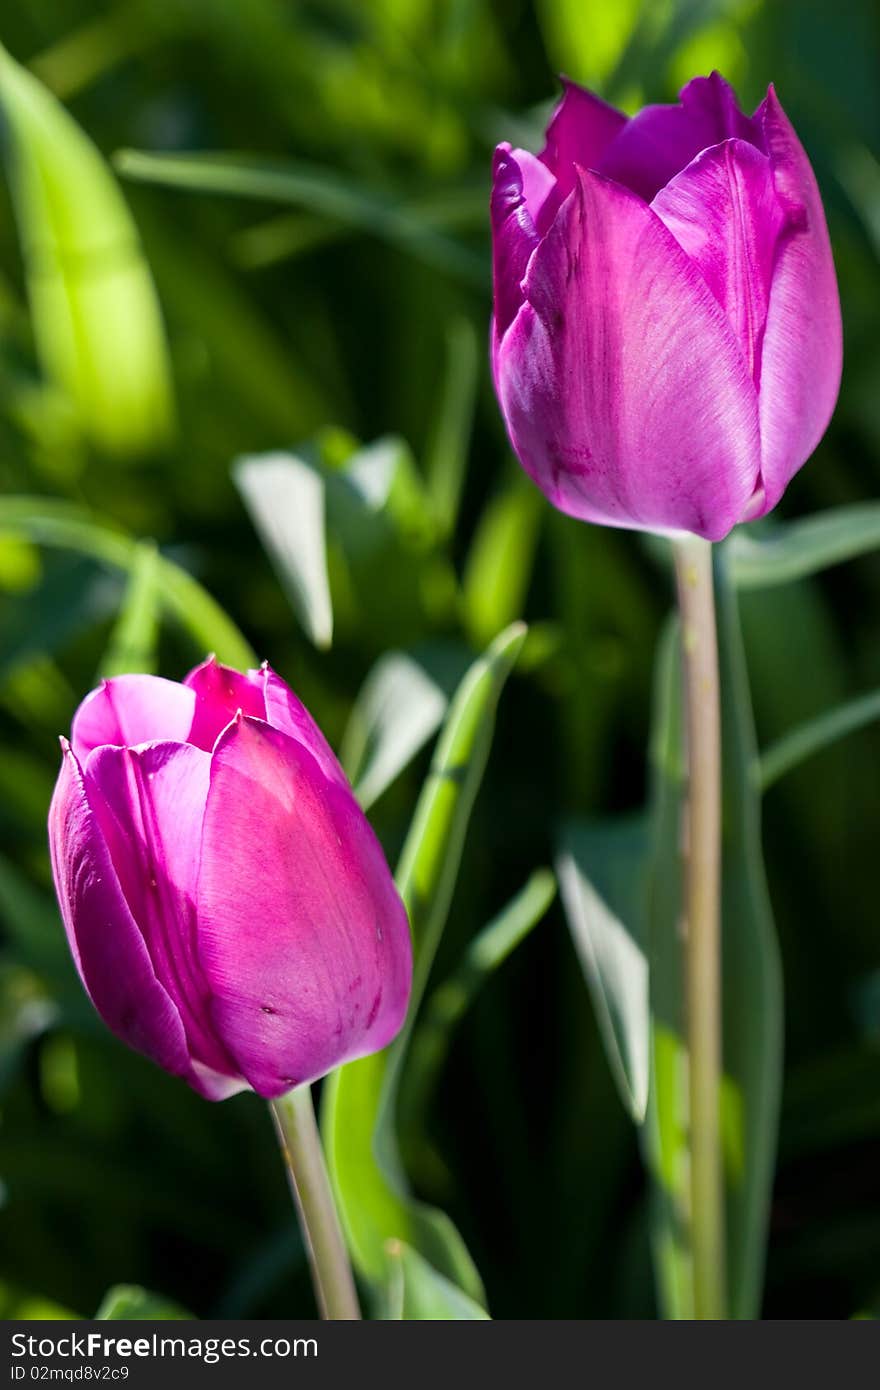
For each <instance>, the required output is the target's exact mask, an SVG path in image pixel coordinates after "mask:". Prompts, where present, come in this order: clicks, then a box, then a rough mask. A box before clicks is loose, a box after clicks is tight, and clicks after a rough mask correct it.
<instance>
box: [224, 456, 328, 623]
mask: <svg viewBox="0 0 880 1390" xmlns="http://www.w3.org/2000/svg"><path fill="white" fill-rule="evenodd" d="M232 476H233V479H234V481H235V484H236V486H237V488H238V490H239V492H240V493H241V495H242V498H243V499H244V503H245V506H246V507H247V509H248V511H249V513H250V516H251V520H252V521H253V523H254V526H255V527H256V529H257V532H258V534H259V536H260V539H261V540H262V542H263V545H264V547H265V549H266V553H267V554H268V556H269V558H270V559H271V561H272V563H273V564H274V566H275V569H276V571H277V573H278V577H279V579H280V580H281V584H282V587H283V588H284V591H285V593H286V594H287V596H288V598H289V599H290V602H291V605H292V606H293V610H294V612H295V613H296V615H297V617H298V618H299V620H300V622H301V623H302V625H303V629H304V630H305V633H306V635H307V637H308V638H309V639H310V641H312V642H313V643H314V644H315V646H316V647H323V648H326V647H329V646H330V644H331V643H332V641H333V605H332V602H331V598H330V580H329V577H328V574H327V550H326V542H325V533H324V514H325V486H324V479H323V477H322V475H321V472H320V470H319V469H318V468H317V467H315V466H314V464H313V463H312V462H310V461H309V460H308V459H306V458H302V457H299V456H297V455H296V454H293V453H272V454H256V455H251V456H249V457H246V458H241V459H238V460H237V461H236V463H235V464H234V465H233V469H232Z"/></svg>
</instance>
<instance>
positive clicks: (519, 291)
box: [492, 73, 841, 540]
mask: <svg viewBox="0 0 880 1390" xmlns="http://www.w3.org/2000/svg"><path fill="white" fill-rule="evenodd" d="M492 226H493V241H494V274H495V316H494V321H493V328H492V367H493V373H494V378H495V386H496V390H497V392H498V398H499V401H500V403H501V409H502V412H503V415H504V419H505V422H506V424H507V429H508V433H509V435H510V440H511V443H512V445H513V448H514V450H515V452H516V454H517V455H518V457H519V459H520V461H521V463H522V464H523V467H524V468H525V469H526V471H527V472H528V473H529V474H530V475H531V477H532V478H533V479H534V480H535V482H536V483H537V484H538V486H539V487H540V488H542V489H543V491H544V492H545V493H546V494H547V496H548V497H549V498H550V500H551V501H552V502H553V503H555V505H556V506H557V507H559V508H560V509H561V510H562V511H564V512H568V513H569V514H571V515H572V516H576V517H580V518H582V519H583V520H585V521H595V522H601V523H604V524H605V525H607V526H627V527H633V528H636V529H638V530H649V531H658V532H680V531H692V532H695V533H696V534H697V535H699V536H703V537H705V538H707V539H709V540H720V539H721V537H723V536H725V535H726V534H727V533H728V531H729V530H730V529H731V527H732V526H734V525H736V523H737V522H738V521H746V520H750V519H752V518H753V517H758V516H763V515H764V514H765V513H766V512H768V511H769V510H770V509H771V507H774V506H775V505H776V503H777V502H778V501H779V498H780V497H781V496H782V493H783V492H784V490H785V487H786V485H787V483H788V482H789V480H790V478H791V477H792V476H793V475H794V474H795V473H796V472H797V470H798V469H799V468H800V467H801V465H802V464H803V463H804V462H805V461H806V459H807V458H808V457H809V455H810V454H811V453H812V451H813V450H814V449H815V447H816V445H817V444H818V442H819V440H820V439H821V437H822V434H823V433H824V431H825V428H826V426H827V424H828V421H829V419H830V416H831V413H832V410H833V408H834V403H835V401H836V399H837V391H838V387H839V384H840V369H841V329H840V305H839V302H838V295H837V283H836V280H835V275H834V265H833V262H832V258H831V248H830V245H829V241H828V231H827V228H826V225H825V216H824V213H823V211H822V203H821V200H820V197H819V191H818V189H817V187H816V180H815V178H814V176H813V171H812V169H811V168H810V164H809V161H808V159H807V156H806V154H805V153H804V151H803V148H802V147H801V144H800V142H799V141H798V138H797V136H796V135H795V133H794V130H793V128H792V126H791V124H790V122H789V120H788V118H787V117H786V115H785V112H784V111H783V110H782V107H781V106H780V104H779V101H778V100H777V97H776V93H775V92H774V90H773V88H772V87H770V89H769V90H768V92H767V96H766V98H765V100H764V101H763V102H762V103H761V105H760V106H759V107H758V109H757V110H756V111H755V113H754V115H753V116H745V115H743V113H742V112H741V111H740V110H739V107H738V106H737V102H736V97H735V95H734V93H733V92H732V91H731V89H730V87H729V86H728V85H727V83H726V82H725V81H724V79H723V78H722V77H721V76H720V75H719V74H718V73H713V74H712V76H711V77H697V78H694V80H693V81H692V82H689V83H688V85H687V86H686V87H685V88H684V90H683V91H682V93H681V101H680V104H679V105H677V106H647V107H645V109H644V110H643V111H640V112H639V113H638V115H637V116H634V117H633V118H632V119H631V120H629V119H627V117H626V116H623V115H621V113H620V112H619V111H615V110H614V109H613V108H612V107H610V106H606V105H605V104H604V102H602V101H600V100H599V99H598V98H597V97H595V96H593V95H592V94H591V93H590V92H587V91H585V90H584V89H583V88H581V87H578V86H575V85H574V83H567V84H566V88H565V95H564V97H563V99H562V102H561V104H560V106H559V107H558V109H557V111H556V114H555V115H554V117H553V119H552V121H551V122H550V126H549V128H548V130H547V142H546V145H545V147H544V149H543V151H542V152H541V154H540V155H539V156H538V157H537V158H536V157H535V156H534V155H531V154H528V153H527V152H526V151H525V150H513V149H511V148H510V146H509V145H506V144H505V145H499V147H498V149H497V150H496V153H495V166H494V184H493V190H492Z"/></svg>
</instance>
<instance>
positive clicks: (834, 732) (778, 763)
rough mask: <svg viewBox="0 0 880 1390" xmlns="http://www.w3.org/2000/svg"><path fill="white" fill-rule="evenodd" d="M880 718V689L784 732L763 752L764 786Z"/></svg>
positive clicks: (764, 788)
mask: <svg viewBox="0 0 880 1390" xmlns="http://www.w3.org/2000/svg"><path fill="white" fill-rule="evenodd" d="M875 719H880V690H872V691H871V692H870V693H869V694H868V695H860V696H859V697H858V698H857V699H855V700H848V701H847V702H846V704H844V705H838V707H837V709H832V710H828V711H827V712H826V713H825V714H820V715H818V716H817V718H815V719H810V720H808V721H807V722H806V723H805V724H801V725H799V727H798V728H796V729H792V730H791V732H790V733H787V734H784V735H783V737H782V738H779V739H777V740H776V742H775V743H773V744H771V745H770V747H769V748H765V749H764V751H763V753H762V754H761V789H762V791H767V789H768V787H772V786H773V784H774V782H778V781H779V779H780V777H784V776H785V774H786V773H787V772H791V771H792V770H793V769H794V768H796V767H798V766H799V765H800V764H801V763H802V762H804V760H805V759H806V758H810V757H812V756H813V754H814V753H821V751H822V750H823V748H827V747H828V746H829V744H832V743H836V742H837V740H838V739H840V738H844V737H845V735H846V734H851V733H854V732H855V730H856V729H863V728H864V727H865V725H866V724H871V723H873V721H874V720H875Z"/></svg>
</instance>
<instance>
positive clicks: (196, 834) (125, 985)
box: [49, 659, 412, 1100]
mask: <svg viewBox="0 0 880 1390" xmlns="http://www.w3.org/2000/svg"><path fill="white" fill-rule="evenodd" d="M62 747H63V750H64V758H63V763H62V767H61V772H60V774H59V777H58V782H57V785H56V787H55V793H54V796H53V799H52V806H51V810H50V813H49V840H50V848H51V853H52V867H53V872H54V876H55V887H56V891H57V893H58V901H59V903H60V905H61V913H62V916H63V918H64V925H65V928H66V931H67V936H68V940H69V943H70V949H71V951H72V953H73V958H74V960H75V962H76V966H77V969H78V971H79V974H80V977H81V979H82V982H83V984H84V986H85V988H86V990H87V992H88V994H89V996H90V998H91V1000H92V1003H93V1004H94V1006H95V1008H96V1009H97V1011H98V1013H99V1014H100V1015H101V1017H102V1018H103V1019H104V1021H105V1023H106V1024H107V1025H108V1027H110V1028H111V1029H112V1030H113V1032H114V1033H116V1034H117V1036H118V1037H120V1038H122V1040H123V1041H124V1042H126V1043H128V1044H129V1046H131V1047H133V1048H135V1049H136V1050H137V1051H139V1052H143V1053H145V1054H146V1055H147V1056H148V1057H151V1058H152V1059H153V1061H154V1062H158V1063H159V1065H160V1066H162V1067H164V1068H165V1069H166V1071H169V1072H172V1073H173V1074H174V1075H175V1076H181V1077H183V1078H184V1080H186V1081H187V1082H188V1083H189V1084H190V1085H191V1086H192V1087H193V1088H194V1089H195V1090H196V1091H198V1092H199V1093H200V1094H201V1095H203V1096H206V1097H208V1098H209V1099H211V1100H220V1099H222V1098H224V1097H225V1096H228V1095H231V1094H233V1093H234V1092H235V1091H239V1090H242V1089H245V1088H246V1087H248V1086H250V1087H252V1088H253V1090H255V1091H257V1092H258V1093H259V1094H260V1095H262V1096H266V1097H274V1096H278V1095H281V1094H282V1093H283V1092H285V1091H289V1090H290V1089H291V1088H292V1087H294V1086H297V1085H301V1084H303V1083H306V1082H310V1081H314V1080H316V1079H317V1078H318V1077H320V1076H323V1075H324V1074H325V1073H326V1072H328V1071H330V1070H331V1069H332V1068H333V1067H337V1066H339V1065H340V1064H341V1063H342V1062H347V1061H350V1060H351V1059H352V1058H355V1057H362V1056H364V1055H365V1054H367V1053H369V1052H375V1051H377V1050H378V1049H379V1048H381V1047H384V1046H385V1044H386V1043H387V1042H389V1041H390V1040H391V1039H392V1038H393V1037H394V1035H395V1034H396V1033H397V1031H398V1029H399V1028H400V1026H401V1024H402V1022H403V1019H404V1015H405V1013H406V1007H407V1001H408V998H409V990H410V979H411V971H412V953H411V946H410V937H409V927H408V923H407V918H406V912H405V910H404V907H403V904H402V902H401V900H400V898H399V896H398V894H397V891H396V889H395V887H394V882H393V880H392V877H391V874H390V872H389V870H388V866H387V864H386V862H385V858H384V856H383V853H382V850H381V848H380V846H379V844H378V841H377V840H376V837H375V836H374V834H373V832H372V830H371V829H370V826H369V825H368V823H367V820H366V818H365V816H364V815H363V812H362V811H361V809H360V807H359V806H358V804H357V802H356V801H355V799H354V796H353V794H352V792H351V788H350V787H349V785H348V782H347V781H346V779H345V776H344V774H343V772H342V769H341V768H340V766H339V764H338V762H337V761H336V758H335V757H334V756H333V753H332V752H331V751H330V748H329V747H328V745H327V743H326V742H325V740H324V737H323V735H322V734H321V732H320V730H319V729H318V727H317V725H316V724H315V723H314V721H313V720H312V718H311V716H310V715H309V713H308V711H307V710H306V709H305V707H304V706H303V705H302V704H301V703H300V701H299V700H298V699H297V697H296V696H295V695H294V693H293V691H292V690H290V689H289V688H288V686H286V685H285V683H284V682H283V681H282V680H281V679H280V678H279V677H278V676H276V675H275V673H274V672H273V671H271V670H270V669H269V667H268V666H264V667H263V669H262V670H261V671H248V672H247V673H246V674H245V675H242V674H240V673H239V672H238V671H233V670H230V669H228V668H227V667H223V666H219V665H218V664H217V663H216V662H215V661H214V660H213V659H211V660H209V661H207V662H205V663H204V665H202V666H199V667H197V668H196V670H194V671H192V672H191V673H190V674H189V675H188V676H187V677H186V679H185V680H184V681H183V683H182V684H177V683H176V682H173V681H167V680H162V679H160V678H159V677H156V676H141V675H133V676H118V677H116V678H114V679H113V680H108V681H105V682H104V683H103V684H102V685H101V687H100V688H99V689H98V690H95V691H93V692H92V693H91V695H89V696H87V698H86V699H85V700H84V701H83V703H82V704H81V705H80V707H79V709H78V711H77V713H76V715H75V717H74V721H73V729H72V733H71V738H70V743H67V741H66V740H62Z"/></svg>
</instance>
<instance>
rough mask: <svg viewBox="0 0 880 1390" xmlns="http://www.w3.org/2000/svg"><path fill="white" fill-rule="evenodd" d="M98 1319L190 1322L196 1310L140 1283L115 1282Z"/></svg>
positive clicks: (102, 1304)
mask: <svg viewBox="0 0 880 1390" xmlns="http://www.w3.org/2000/svg"><path fill="white" fill-rule="evenodd" d="M95 1318H96V1319H97V1321H98V1322H107V1321H109V1320H113V1319H126V1318H127V1319H129V1320H130V1321H135V1320H136V1321H144V1322H190V1321H192V1313H187V1312H186V1310H185V1309H184V1308H181V1307H180V1305H179V1304H177V1303H173V1302H172V1301H171V1299H168V1298H163V1297H162V1295H161V1294H157V1293H150V1292H149V1290H148V1289H142V1288H140V1287H139V1286H138V1285H137V1284H114V1285H113V1287H112V1289H108V1290H107V1292H106V1293H105V1295H104V1297H103V1298H102V1299H101V1306H100V1307H99V1309H98V1311H97V1312H96V1314H95Z"/></svg>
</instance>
